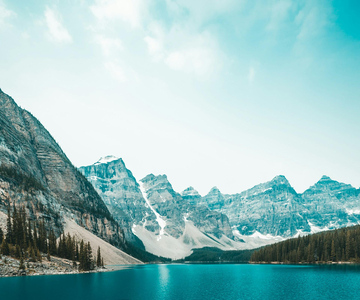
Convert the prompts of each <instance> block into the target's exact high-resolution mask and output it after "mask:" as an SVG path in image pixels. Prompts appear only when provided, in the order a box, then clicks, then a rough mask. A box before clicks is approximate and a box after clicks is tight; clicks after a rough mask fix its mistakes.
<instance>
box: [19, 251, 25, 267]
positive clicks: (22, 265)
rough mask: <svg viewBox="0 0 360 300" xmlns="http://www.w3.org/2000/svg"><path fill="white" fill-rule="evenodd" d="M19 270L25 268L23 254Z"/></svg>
mask: <svg viewBox="0 0 360 300" xmlns="http://www.w3.org/2000/svg"><path fill="white" fill-rule="evenodd" d="M19 270H25V265H24V259H23V256H22V255H21V257H20V265H19Z"/></svg>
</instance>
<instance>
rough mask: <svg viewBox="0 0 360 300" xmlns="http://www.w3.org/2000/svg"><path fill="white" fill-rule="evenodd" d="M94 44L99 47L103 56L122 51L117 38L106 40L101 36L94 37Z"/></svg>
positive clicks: (106, 38) (120, 43)
mask: <svg viewBox="0 0 360 300" xmlns="http://www.w3.org/2000/svg"><path fill="white" fill-rule="evenodd" d="M95 42H96V43H97V44H98V45H100V47H101V49H102V52H103V54H104V55H105V56H110V55H111V53H112V52H114V51H116V50H123V49H124V47H123V45H122V42H121V40H120V39H118V38H108V37H105V36H103V35H96V36H95Z"/></svg>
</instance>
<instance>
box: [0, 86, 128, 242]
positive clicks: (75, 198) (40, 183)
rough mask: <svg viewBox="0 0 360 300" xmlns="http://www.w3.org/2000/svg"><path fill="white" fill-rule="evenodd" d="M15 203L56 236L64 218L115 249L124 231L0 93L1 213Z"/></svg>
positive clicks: (44, 134) (35, 124) (38, 127)
mask: <svg viewBox="0 0 360 300" xmlns="http://www.w3.org/2000/svg"><path fill="white" fill-rule="evenodd" d="M9 203H10V204H14V203H16V204H17V205H24V206H25V207H26V209H27V211H28V213H29V214H30V216H31V217H33V218H44V219H45V220H46V226H48V227H52V228H54V229H55V231H57V232H58V233H59V232H60V231H62V230H63V227H64V224H65V219H64V218H65V217H68V218H70V219H73V220H74V221H75V222H76V223H78V224H79V225H81V226H83V227H84V228H86V229H87V230H89V231H90V232H92V233H94V234H95V235H97V236H99V237H101V238H102V239H104V240H107V241H110V242H111V243H112V244H114V245H117V246H119V247H123V246H124V242H125V239H124V233H123V232H122V230H121V229H120V227H119V226H118V224H117V223H116V222H115V221H114V220H113V218H112V216H111V214H110V212H109V210H108V209H107V207H106V205H105V204H104V202H103V200H102V199H101V198H100V197H99V195H98V194H97V192H96V191H95V189H94V188H93V186H92V185H91V184H90V183H89V182H88V181H87V179H86V178H85V177H84V176H83V175H82V174H81V173H80V172H79V171H78V170H77V169H76V168H75V167H74V166H73V165H72V164H71V162H70V161H69V159H68V158H67V157H66V155H65V154H64V152H63V151H62V150H61V148H60V147H59V145H58V144H57V143H56V141H55V140H54V139H53V138H52V136H51V135H50V133H49V132H48V131H47V130H46V129H45V128H44V127H43V126H42V124H41V123H40V122H39V121H38V120H37V119H36V118H35V117H34V116H33V115H32V114H31V113H29V112H28V111H26V110H24V109H22V108H20V107H19V106H18V105H17V104H16V103H15V101H14V100H13V99H12V98H11V97H9V96H8V95H6V94H5V93H3V92H2V91H1V90H0V210H2V211H6V208H7V206H8V205H9Z"/></svg>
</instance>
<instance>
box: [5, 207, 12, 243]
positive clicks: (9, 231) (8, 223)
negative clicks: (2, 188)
mask: <svg viewBox="0 0 360 300" xmlns="http://www.w3.org/2000/svg"><path fill="white" fill-rule="evenodd" d="M6 241H7V243H8V244H12V243H13V230H12V224H11V216H10V204H9V206H8V215H7V221H6Z"/></svg>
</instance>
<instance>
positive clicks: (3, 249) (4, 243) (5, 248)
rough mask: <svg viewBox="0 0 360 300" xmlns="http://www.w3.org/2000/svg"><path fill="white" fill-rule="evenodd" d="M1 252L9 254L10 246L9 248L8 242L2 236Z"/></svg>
mask: <svg viewBox="0 0 360 300" xmlns="http://www.w3.org/2000/svg"><path fill="white" fill-rule="evenodd" d="M0 250H1V253H2V254H3V255H9V254H10V248H9V244H8V242H7V239H4V238H3V241H2V243H1V249H0Z"/></svg>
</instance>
